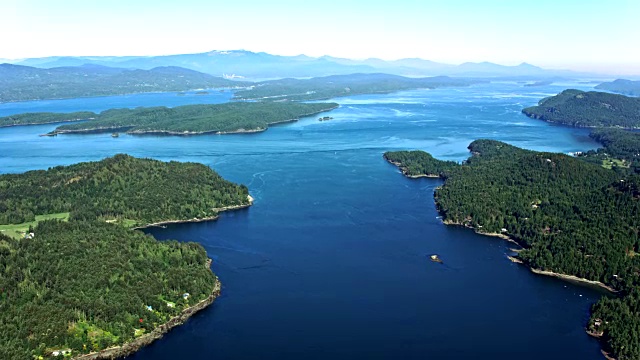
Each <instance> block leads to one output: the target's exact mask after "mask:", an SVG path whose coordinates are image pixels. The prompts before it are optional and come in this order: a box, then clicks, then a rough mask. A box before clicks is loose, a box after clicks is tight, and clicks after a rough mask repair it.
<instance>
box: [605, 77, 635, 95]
mask: <svg viewBox="0 0 640 360" xmlns="http://www.w3.org/2000/svg"><path fill="white" fill-rule="evenodd" d="M596 89H598V90H607V91H611V92H615V93H619V94H624V95H630V96H640V80H639V81H632V80H625V79H617V80H615V81H611V82H604V83H602V84H600V85H597V86H596Z"/></svg>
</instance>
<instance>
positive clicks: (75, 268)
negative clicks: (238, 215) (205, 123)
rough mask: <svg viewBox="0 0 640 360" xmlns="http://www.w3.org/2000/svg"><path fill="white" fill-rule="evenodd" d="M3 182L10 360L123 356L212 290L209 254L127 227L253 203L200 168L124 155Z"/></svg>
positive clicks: (241, 189) (203, 303)
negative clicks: (12, 359) (13, 359)
mask: <svg viewBox="0 0 640 360" xmlns="http://www.w3.org/2000/svg"><path fill="white" fill-rule="evenodd" d="M0 190H1V191H2V194H3V196H2V197H1V198H0V269H10V270H11V272H10V274H11V276H9V273H6V272H3V271H0V300H1V301H0V323H1V324H3V326H2V328H3V329H2V330H7V329H10V331H2V330H0V354H2V357H3V358H4V357H6V358H16V359H31V358H39V357H46V358H49V357H53V356H57V355H62V354H66V355H67V356H68V355H71V357H74V358H80V359H111V358H115V357H123V356H126V355H128V354H131V353H133V352H135V351H137V350H138V349H139V348H140V347H142V346H145V345H147V344H149V343H151V342H152V341H154V340H156V339H158V338H160V337H161V336H162V335H163V334H164V333H166V332H167V331H169V330H170V329H171V328H173V327H175V326H178V325H180V324H182V323H183V322H184V321H186V320H187V319H188V318H189V317H190V316H191V315H193V314H194V313H196V312H197V311H199V310H202V309H203V308H205V307H207V306H208V305H209V304H211V303H212V302H213V301H214V300H215V298H216V297H217V296H218V295H219V293H220V282H219V281H218V279H217V277H216V276H215V275H214V274H213V273H212V272H211V269H210V265H211V261H210V260H209V259H208V257H207V254H206V252H205V250H204V248H203V247H202V246H201V245H200V244H197V243H192V242H178V241H157V240H156V239H154V238H153V237H151V236H148V235H145V234H144V233H142V232H140V231H137V230H133V229H132V228H133V227H139V226H146V225H148V224H153V223H167V222H178V221H183V222H187V221H203V220H211V219H216V218H217V214H218V213H219V212H220V211H227V210H232V209H240V208H244V207H247V206H250V205H251V203H252V199H251V197H250V196H249V194H248V190H247V188H246V187H245V186H243V185H237V184H234V183H231V182H229V181H226V180H224V179H223V178H221V177H220V176H219V175H218V174H216V173H215V172H214V171H212V170H211V169H210V168H208V167H207V166H204V165H201V164H196V163H179V162H175V161H172V162H168V163H166V162H161V161H156V160H150V159H137V158H134V157H131V156H128V155H116V156H114V157H112V158H107V159H105V160H102V161H97V162H86V163H79V164H75V165H71V166H58V167H54V168H50V169H49V170H46V171H44V170H36V171H29V172H26V173H24V174H6V175H0ZM78 274H82V275H81V276H79V275H78Z"/></svg>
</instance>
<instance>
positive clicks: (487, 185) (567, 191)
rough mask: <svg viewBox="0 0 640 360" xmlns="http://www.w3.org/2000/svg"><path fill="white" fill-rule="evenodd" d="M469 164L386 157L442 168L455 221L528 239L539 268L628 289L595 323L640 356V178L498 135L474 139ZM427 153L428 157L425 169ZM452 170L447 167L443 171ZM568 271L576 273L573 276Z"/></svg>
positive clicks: (627, 354) (442, 208)
mask: <svg viewBox="0 0 640 360" xmlns="http://www.w3.org/2000/svg"><path fill="white" fill-rule="evenodd" d="M469 150H470V151H471V152H472V154H473V156H472V157H470V158H469V159H468V160H467V161H465V162H464V163H463V164H462V165H452V164H449V163H448V162H438V160H435V159H432V158H431V157H430V156H427V155H428V154H427V155H425V154H426V153H421V152H401V153H394V152H390V153H386V154H385V158H386V159H396V160H397V161H395V162H396V163H397V166H399V167H400V168H405V169H407V170H405V171H403V172H404V173H405V174H407V175H413V176H415V175H419V174H423V175H434V174H440V177H441V178H442V179H444V185H443V186H441V187H440V188H438V189H436V191H435V193H434V197H435V201H436V206H437V209H438V211H439V212H440V214H441V215H442V218H443V222H444V223H445V224H457V225H462V226H465V227H469V228H471V229H474V230H475V231H476V232H478V233H481V234H486V235H494V236H498V235H499V236H501V237H504V238H508V239H512V240H514V241H516V242H517V243H519V244H520V245H521V246H522V247H523V250H522V251H520V252H519V253H518V255H517V260H518V261H521V262H522V263H524V264H525V265H527V266H529V267H530V268H531V269H533V270H535V271H536V272H537V273H541V274H545V275H555V276H560V277H570V278H572V279H584V280H588V281H590V282H591V283H596V284H600V285H601V286H603V287H606V288H609V289H611V290H614V291H619V292H620V293H621V294H624V296H623V297H620V298H607V297H605V298H603V299H602V300H600V301H599V302H598V303H596V304H595V305H594V306H593V308H592V315H591V320H590V321H589V325H588V327H589V328H590V329H592V332H596V333H599V334H601V340H602V342H603V346H604V348H605V350H607V351H608V352H610V353H611V354H613V355H614V356H616V357H618V358H625V359H627V358H628V359H635V358H639V357H640V348H638V347H637V346H636V345H637V344H639V343H640V338H638V335H637V334H638V332H636V331H635V330H634V329H638V328H640V318H639V317H638V316H637V313H636V312H635V310H632V309H635V304H638V303H639V302H640V291H639V290H638V289H640V287H639V285H640V284H639V281H640V279H639V276H638V271H639V269H640V265H639V263H638V260H637V257H636V256H635V254H636V252H637V251H640V245H639V244H640V243H638V239H637V233H636V229H638V228H640V218H639V217H638V216H637V215H635V214H638V213H640V192H639V190H638V189H639V188H640V187H639V185H640V178H639V177H638V176H637V175H635V174H633V173H626V172H625V173H620V172H617V171H613V170H611V169H606V168H604V167H603V166H601V165H600V164H591V163H589V162H586V161H583V160H582V159H580V158H575V157H571V156H568V155H563V154H555V153H542V152H535V151H529V150H523V149H519V148H517V147H514V146H511V145H509V144H506V143H502V142H499V141H493V140H477V141H474V142H472V143H471V144H470V145H469ZM421 159H426V160H425V161H424V162H423V163H422V165H415V164H416V163H417V164H420V162H421ZM443 169H445V170H443ZM564 275H566V276H564Z"/></svg>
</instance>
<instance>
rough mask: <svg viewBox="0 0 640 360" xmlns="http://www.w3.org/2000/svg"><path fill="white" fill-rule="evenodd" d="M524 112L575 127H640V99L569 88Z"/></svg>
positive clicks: (533, 116) (535, 117) (541, 118)
mask: <svg viewBox="0 0 640 360" xmlns="http://www.w3.org/2000/svg"><path fill="white" fill-rule="evenodd" d="M522 112H523V113H524V114H525V115H527V116H529V117H531V118H534V119H540V120H544V121H548V122H552V123H557V124H562V125H569V126H575V127H621V128H628V129H637V128H640V98H634V97H628V96H624V95H618V94H610V93H605V92H597V91H588V92H585V91H581V90H573V89H568V90H564V91H563V92H561V93H560V94H558V95H555V96H550V97H547V98H544V99H542V100H540V102H539V103H538V105H537V106H532V107H528V108H525V109H523V110H522Z"/></svg>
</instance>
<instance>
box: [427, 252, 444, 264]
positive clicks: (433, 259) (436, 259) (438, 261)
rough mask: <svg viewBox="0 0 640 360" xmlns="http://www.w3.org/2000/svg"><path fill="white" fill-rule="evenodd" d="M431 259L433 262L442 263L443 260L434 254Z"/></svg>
mask: <svg viewBox="0 0 640 360" xmlns="http://www.w3.org/2000/svg"><path fill="white" fill-rule="evenodd" d="M429 258H430V259H431V261H433V262H437V263H442V260H441V259H440V258H439V257H438V255H435V254H434V255H431V256H430V257H429Z"/></svg>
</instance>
